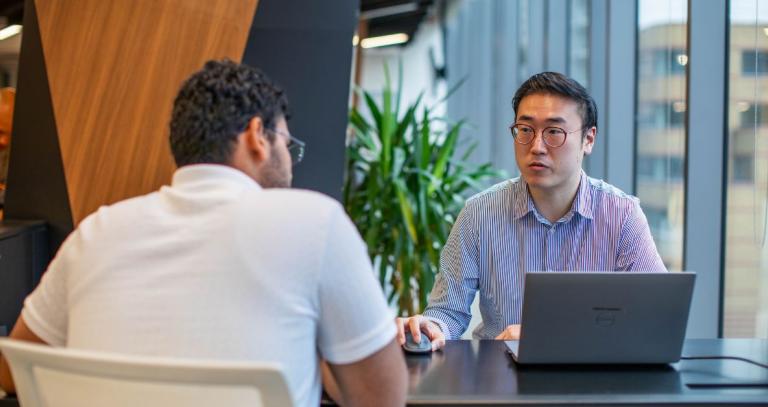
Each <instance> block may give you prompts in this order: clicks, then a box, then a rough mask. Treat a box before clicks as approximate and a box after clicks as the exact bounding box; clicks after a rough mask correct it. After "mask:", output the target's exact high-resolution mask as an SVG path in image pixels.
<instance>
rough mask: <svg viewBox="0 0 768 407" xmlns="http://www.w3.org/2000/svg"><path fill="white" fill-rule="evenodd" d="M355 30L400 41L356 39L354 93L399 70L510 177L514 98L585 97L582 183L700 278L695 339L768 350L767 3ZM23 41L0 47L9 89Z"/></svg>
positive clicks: (384, 10)
mask: <svg viewBox="0 0 768 407" xmlns="http://www.w3.org/2000/svg"><path fill="white" fill-rule="evenodd" d="M14 12H18V10H16V11H14ZM4 17H5V18H6V23H9V22H10V21H9V20H8V19H9V18H10V19H14V18H20V16H19V17H13V16H11V15H6V16H4ZM360 18H361V22H360V26H359V30H358V34H359V37H358V38H362V39H366V38H372V37H377V36H383V35H389V34H405V35H400V36H397V37H395V40H399V41H402V42H401V43H399V44H393V45H388V46H379V47H373V46H371V45H372V44H371V43H370V42H368V43H366V42H365V41H358V40H357V39H355V40H353V39H350V40H351V41H350V46H354V47H355V53H354V59H353V61H351V63H352V64H353V69H352V75H351V78H350V80H351V81H352V82H353V84H354V85H355V86H358V87H360V88H363V89H366V90H368V91H370V92H372V93H373V94H374V95H376V94H377V92H378V91H379V90H380V89H381V88H382V86H383V83H384V65H388V66H389V68H390V73H391V74H392V76H393V80H396V79H397V75H398V65H399V64H402V72H403V78H402V80H403V83H404V86H403V92H404V94H403V97H402V99H401V103H402V104H403V105H406V104H408V103H409V102H412V101H413V100H414V99H415V98H416V97H417V95H418V94H419V93H420V92H422V91H424V92H425V93H424V94H425V100H424V101H425V104H426V105H429V106H432V105H436V108H435V109H436V110H437V111H438V112H439V113H440V114H444V115H446V116H447V117H450V118H452V119H455V120H458V119H466V120H467V122H468V126H467V128H466V130H465V131H464V134H463V137H464V144H462V146H463V147H466V146H468V145H469V144H470V143H471V142H473V141H476V142H477V143H478V147H477V148H476V150H475V151H474V153H473V154H472V156H471V160H473V161H475V162H478V163H481V162H492V163H493V164H494V166H496V167H497V168H501V169H504V170H506V171H507V172H508V174H510V175H511V176H514V175H515V174H516V172H517V169H516V165H515V161H514V152H513V151H514V146H513V141H512V138H511V135H510V134H509V132H508V130H507V126H508V125H509V124H510V123H511V122H512V121H513V120H514V115H513V111H512V106H511V99H512V95H513V93H514V91H515V89H516V88H517V87H518V86H519V85H520V84H521V83H522V82H523V81H524V80H525V79H526V78H527V77H529V76H530V75H531V74H533V73H536V72H540V71H544V70H550V71H560V72H564V73H566V74H568V75H570V76H572V77H573V78H575V79H576V80H578V81H579V82H581V83H582V84H583V85H585V86H586V87H587V89H589V90H590V92H591V93H592V95H593V96H594V98H595V99H596V101H597V103H598V108H599V113H600V116H599V126H598V127H599V128H598V137H597V143H596V148H595V150H594V152H593V154H592V155H591V156H589V157H588V159H587V160H585V170H586V171H587V173H588V174H589V175H591V176H592V177H596V178H602V179H605V180H606V181H608V182H610V183H612V184H614V185H616V186H618V187H619V188H621V189H623V190H624V191H626V192H629V193H632V194H634V195H636V196H638V197H639V198H640V200H641V206H642V208H643V210H644V211H645V214H646V216H647V218H648V221H649V224H650V227H651V231H652V233H653V236H654V239H655V242H656V245H657V247H658V249H659V251H660V253H661V255H662V258H663V260H664V262H665V264H666V265H667V267H668V268H669V269H670V270H671V271H683V270H686V271H695V272H697V273H698V278H697V288H696V295H695V297H694V303H693V306H692V307H693V309H692V314H691V324H690V325H689V334H688V336H689V337H715V336H723V337H758V338H768V154H767V153H768V95H764V94H763V91H764V90H767V89H768V80H767V79H768V1H766V0H762V1H760V0H730V1H725V0H711V1H709V0H708V1H690V2H687V1H683V0H626V1H624V0H622V1H618V0H613V1H610V0H450V1H447V0H421V1H381V0H361V13H360ZM22 35H23V31H22V33H20V34H17V35H11V36H9V37H8V38H5V39H2V40H0V86H15V85H16V77H17V69H18V58H19V51H20V45H21V36H22ZM353 41H354V44H355V45H353ZM373 45H376V44H373ZM459 82H463V83H462V84H461V86H459V87H458V88H457V89H456V91H455V92H454V93H453V94H451V95H450V97H448V98H447V100H446V101H445V102H441V100H442V99H443V98H444V97H445V96H446V93H448V92H449V90H450V89H452V88H453V87H454V86H455V85H457V84H458V83H459ZM354 101H355V99H354V98H353V97H352V95H350V103H354ZM310 149H311V146H310ZM11 159H12V158H11ZM649 295H652V293H649Z"/></svg>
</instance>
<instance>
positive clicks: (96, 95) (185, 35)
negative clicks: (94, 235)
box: [35, 0, 258, 225]
mask: <svg viewBox="0 0 768 407" xmlns="http://www.w3.org/2000/svg"><path fill="white" fill-rule="evenodd" d="M257 2H258V1H257V0H238V1H209V0H109V1H104V0H78V1H64V0H35V4H36V8H37V16H38V20H39V27H40V36H41V40H42V48H43V54H44V57H45V65H46V68H47V72H48V82H49V86H50V92H51V100H52V104H53V113H54V118H55V122H56V129H57V132H58V135H59V145H60V148H61V157H62V162H63V167H64V173H65V178H66V184H67V190H68V193H69V201H70V206H71V210H72V217H73V222H74V224H75V225H77V223H79V222H80V220H82V219H83V218H84V217H85V216H87V215H88V214H90V213H91V212H93V211H94V210H96V209H97V208H98V207H99V206H101V205H104V204H109V203H114V202H116V201H119V200H121V199H125V198H128V197H131V196H136V195H140V194H144V193H147V192H150V191H152V190H155V189H157V188H158V187H159V186H160V185H162V184H167V183H168V182H169V181H170V177H171V174H172V172H173V170H174V164H173V160H172V157H171V154H170V149H169V146H168V121H169V118H170V111H171V106H172V103H173V98H174V97H175V95H176V92H177V90H178V88H179V85H180V84H181V81H182V80H183V79H184V78H185V77H187V76H188V75H189V74H190V73H192V72H193V71H195V70H197V69H199V68H200V67H201V66H202V64H203V62H204V61H206V60H208V59H212V58H223V57H228V58H230V59H232V60H235V61H239V60H240V58H241V56H242V55H243V50H244V48H245V44H246V40H247V38H248V32H249V28H250V25H251V22H252V21H253V16H254V13H255V10H256V6H257Z"/></svg>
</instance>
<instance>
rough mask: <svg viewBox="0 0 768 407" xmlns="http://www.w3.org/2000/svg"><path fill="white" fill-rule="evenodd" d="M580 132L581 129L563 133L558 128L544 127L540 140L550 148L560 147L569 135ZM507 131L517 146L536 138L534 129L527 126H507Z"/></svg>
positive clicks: (516, 124)
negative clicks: (510, 133)
mask: <svg viewBox="0 0 768 407" xmlns="http://www.w3.org/2000/svg"><path fill="white" fill-rule="evenodd" d="M581 130H583V129H578V130H574V131H565V130H563V129H561V128H560V127H545V128H544V130H542V131H541V139H542V140H544V144H546V145H548V146H550V147H560V146H562V145H563V144H565V139H566V137H568V135H569V134H571V133H576V132H577V131H581ZM509 131H511V132H512V137H513V138H514V139H515V142H516V143H518V144H523V145H526V144H531V142H533V139H535V138H536V129H534V128H533V127H531V126H529V125H527V124H522V123H515V124H513V125H511V126H509Z"/></svg>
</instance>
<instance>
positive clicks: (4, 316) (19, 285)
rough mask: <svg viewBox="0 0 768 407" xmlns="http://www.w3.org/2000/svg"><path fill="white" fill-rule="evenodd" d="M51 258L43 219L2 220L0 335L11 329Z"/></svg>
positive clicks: (4, 334)
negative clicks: (35, 220) (32, 220)
mask: <svg viewBox="0 0 768 407" xmlns="http://www.w3.org/2000/svg"><path fill="white" fill-rule="evenodd" d="M49 259H50V256H49V252H48V235H47V230H46V226H45V223H44V222H29V221H2V222H0V336H6V335H8V334H9V333H10V330H11V328H12V327H13V324H14V322H16V318H17V317H18V316H19V312H21V307H22V304H23V302H24V298H25V297H26V296H27V295H28V294H29V293H30V292H32V289H34V288H35V286H37V283H38V282H39V281H40V276H41V275H42V274H43V271H44V270H45V267H46V266H47V265H48V260H49Z"/></svg>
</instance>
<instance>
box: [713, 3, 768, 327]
mask: <svg viewBox="0 0 768 407" xmlns="http://www.w3.org/2000/svg"><path fill="white" fill-rule="evenodd" d="M729 18H730V27H729V30H730V33H729V41H730V52H729V55H730V56H731V58H730V61H728V66H729V71H730V72H729V86H728V92H729V95H728V110H729V115H728V117H729V121H728V170H729V177H728V184H727V186H726V205H727V206H726V219H725V228H726V232H725V233H726V235H725V277H724V295H723V336H725V337H759V338H766V337H768V236H767V235H766V234H767V233H768V201H767V199H766V196H768V97H766V95H768V92H767V91H768V76H766V73H768V51H766V50H767V49H768V36H766V28H768V4H766V3H765V2H763V1H756V0H731V2H730V16H729Z"/></svg>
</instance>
